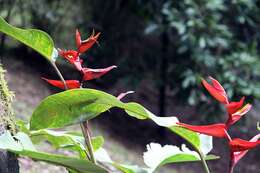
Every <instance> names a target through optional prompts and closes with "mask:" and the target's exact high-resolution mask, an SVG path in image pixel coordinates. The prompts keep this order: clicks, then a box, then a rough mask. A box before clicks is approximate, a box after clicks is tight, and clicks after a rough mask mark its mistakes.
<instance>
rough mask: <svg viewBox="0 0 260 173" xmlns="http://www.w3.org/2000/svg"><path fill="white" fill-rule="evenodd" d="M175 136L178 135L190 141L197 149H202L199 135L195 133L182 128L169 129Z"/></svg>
mask: <svg viewBox="0 0 260 173" xmlns="http://www.w3.org/2000/svg"><path fill="white" fill-rule="evenodd" d="M169 129H170V130H171V131H172V132H174V133H175V134H178V135H179V136H181V137H182V138H184V139H185V140H186V141H188V142H189V143H190V144H191V145H192V146H193V147H195V148H196V149H200V138H199V135H198V133H194V132H192V131H190V130H188V129H185V128H182V127H180V126H173V127H170V128H169Z"/></svg>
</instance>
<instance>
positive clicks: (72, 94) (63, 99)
mask: <svg viewBox="0 0 260 173" xmlns="http://www.w3.org/2000/svg"><path fill="white" fill-rule="evenodd" d="M112 107H118V108H121V109H124V110H125V111H126V112H127V113H128V114H129V115H130V116H133V117H135V118H138V119H151V120H152V121H154V122H155V123H156V124H158V125H159V126H162V127H167V128H169V129H170V130H171V131H173V132H174V133H176V134H178V135H180V136H182V137H183V138H185V139H186V140H187V141H188V142H190V143H191V144H192V145H193V146H195V147H196V148H197V149H198V148H199V147H200V139H199V136H198V134H197V133H194V132H191V131H189V130H186V129H184V128H180V127H176V122H177V121H178V119H177V118H176V117H157V116H155V115H154V114H153V113H151V112H150V111H148V110H147V109H146V108H144V107H143V106H142V105H140V104H138V103H134V102H130V103H123V102H121V101H120V100H118V99H117V98H116V97H114V96H112V95H110V94H108V93H105V92H102V91H99V90H94V89H74V90H68V91H64V92H61V93H58V94H54V95H51V96H49V97H47V98H45V99H44V100H43V101H42V102H41V103H40V105H39V106H38V107H37V108H36V109H35V111H34V112H33V115H32V117H31V120H30V129H31V130H38V129H45V128H62V127H64V126H67V125H71V124H75V123H79V122H81V121H83V120H90V119H92V118H94V117H96V116H98V115H100V114H101V113H102V112H105V111H107V110H109V109H110V108H112Z"/></svg>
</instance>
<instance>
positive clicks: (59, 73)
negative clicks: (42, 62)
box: [51, 62, 68, 90]
mask: <svg viewBox="0 0 260 173" xmlns="http://www.w3.org/2000/svg"><path fill="white" fill-rule="evenodd" d="M51 65H52V66H53V68H54V69H55V71H56V73H57V75H58V76H59V78H60V79H61V81H62V83H63V84H64V88H65V90H68V86H67V84H66V82H65V80H64V78H63V76H62V74H61V72H60V70H59V69H58V67H57V66H56V64H55V63H54V62H51Z"/></svg>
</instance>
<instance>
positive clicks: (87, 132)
mask: <svg viewBox="0 0 260 173" xmlns="http://www.w3.org/2000/svg"><path fill="white" fill-rule="evenodd" d="M51 65H52V66H53V67H54V69H55V71H56V73H57V74H58V76H59V78H60V79H61V81H62V82H63V84H64V88H65V90H68V86H67V84H66V82H65V80H64V78H63V76H62V74H61V72H60V70H59V69H58V67H57V66H56V64H55V63H54V62H51ZM80 127H81V130H82V133H83V135H84V138H85V143H86V146H87V149H88V152H89V155H88V154H87V157H88V159H89V160H91V161H92V162H93V163H94V164H97V162H96V159H95V156H94V150H93V146H92V143H91V136H90V129H89V125H88V121H84V122H83V123H80Z"/></svg>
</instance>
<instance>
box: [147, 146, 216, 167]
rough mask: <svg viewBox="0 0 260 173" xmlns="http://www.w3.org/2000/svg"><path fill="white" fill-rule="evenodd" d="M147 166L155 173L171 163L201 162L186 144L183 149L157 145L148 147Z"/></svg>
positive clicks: (210, 156) (207, 157)
mask: <svg viewBox="0 0 260 173" xmlns="http://www.w3.org/2000/svg"><path fill="white" fill-rule="evenodd" d="M143 157H144V162H145V164H146V165H147V166H148V167H149V168H150V169H151V172H154V171H155V170H156V169H157V168H158V167H161V166H163V165H166V164H169V163H182V162H194V161H200V157H199V155H198V153H197V152H195V151H191V150H190V149H188V148H187V147H186V146H185V145H184V144H183V145H182V146H181V149H180V148H179V147H177V146H173V145H165V146H163V147H162V146H161V145H160V144H157V143H151V144H149V145H147V151H146V152H145V153H144V155H143ZM205 158H206V160H212V159H217V158H218V157H216V156H213V155H209V156H206V157H205Z"/></svg>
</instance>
